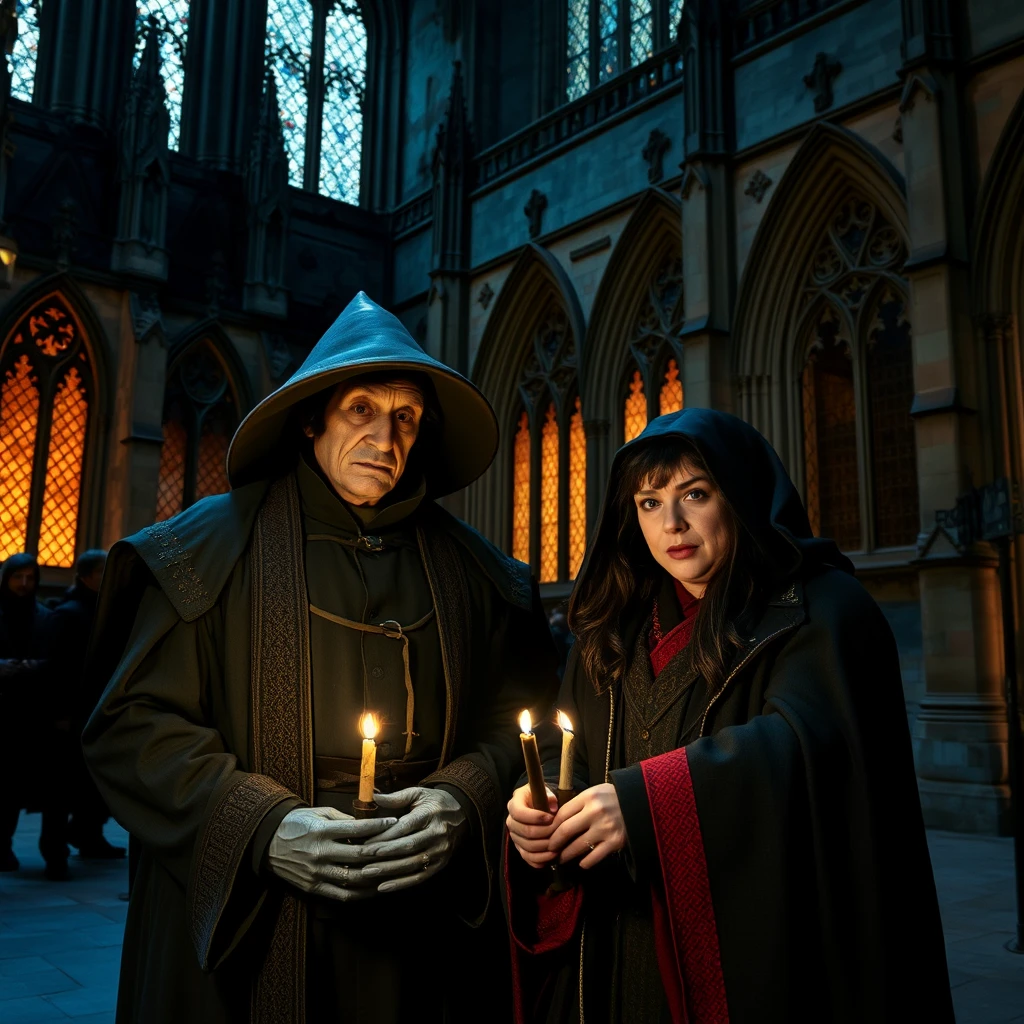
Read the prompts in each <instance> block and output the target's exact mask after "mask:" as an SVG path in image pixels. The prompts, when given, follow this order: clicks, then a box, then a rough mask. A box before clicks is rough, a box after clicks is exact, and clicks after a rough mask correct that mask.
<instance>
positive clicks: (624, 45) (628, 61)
mask: <svg viewBox="0 0 1024 1024" xmlns="http://www.w3.org/2000/svg"><path fill="white" fill-rule="evenodd" d="M618 3H619V7H618V10H619V23H618V25H617V26H616V36H617V37H618V40H619V67H618V70H617V72H616V74H618V75H621V74H622V72H623V71H625V70H626V69H627V68H630V67H632V66H633V59H632V58H633V55H632V53H631V52H630V44H629V37H630V24H629V13H630V10H629V8H630V3H629V0H618Z"/></svg>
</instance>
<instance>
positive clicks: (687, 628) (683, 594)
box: [647, 580, 700, 676]
mask: <svg viewBox="0 0 1024 1024" xmlns="http://www.w3.org/2000/svg"><path fill="white" fill-rule="evenodd" d="M672 583H673V584H674V587H675V592H676V598H677V600H678V601H679V608H680V610H681V611H682V613H683V619H682V621H681V622H680V623H679V624H678V625H677V626H675V627H674V628H673V629H670V630H669V631H668V633H665V634H662V631H661V619H660V616H659V614H658V603H657V601H655V603H654V622H653V623H652V625H651V633H650V636H648V638H647V647H648V650H650V652H651V668H652V669H653V670H654V674H655V675H656V676H657V675H660V674H661V671H662V669H663V668H664V667H665V666H666V665H667V664H668V663H669V662H670V661H671V660H672V659H673V658H674V657H675V656H676V655H677V654H678V653H679V652H680V651H681V650H683V649H684V648H685V647H686V645H687V644H688V643H689V642H690V637H692V636H693V626H694V623H695V622H696V621H697V610H698V609H699V608H700V598H697V597H694V596H693V595H692V594H691V593H690V592H689V591H688V590H687V589H686V588H685V587H684V586H683V585H682V584H681V583H680V582H679V581H678V580H673V581H672Z"/></svg>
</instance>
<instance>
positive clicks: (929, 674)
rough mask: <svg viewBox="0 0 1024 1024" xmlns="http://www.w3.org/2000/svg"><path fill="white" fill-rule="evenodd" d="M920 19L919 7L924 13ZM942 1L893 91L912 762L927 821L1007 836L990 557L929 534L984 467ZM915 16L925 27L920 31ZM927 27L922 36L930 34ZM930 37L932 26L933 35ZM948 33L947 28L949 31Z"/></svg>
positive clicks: (955, 97) (959, 120)
mask: <svg viewBox="0 0 1024 1024" xmlns="http://www.w3.org/2000/svg"><path fill="white" fill-rule="evenodd" d="M926 8H927V10H926ZM949 10H951V8H949V7H948V5H947V4H946V3H945V0H938V2H937V3H936V4H920V3H917V0H907V3H906V4H905V5H904V15H905V17H904V28H905V32H906V33H908V34H907V35H906V36H905V38H904V53H905V55H906V57H907V62H906V64H905V66H904V72H903V73H904V91H903V96H902V100H901V103H900V114H901V119H902V129H903V146H904V153H905V159H906V184H907V208H908V209H907V212H908V220H909V225H910V232H909V233H910V255H909V259H908V261H907V264H906V267H905V274H906V276H907V278H908V280H909V283H910V321H911V323H912V324H913V343H914V386H915V396H914V404H913V407H912V411H911V414H912V415H913V416H914V418H915V421H916V437H917V455H918V458H917V465H918V489H919V494H920V509H921V533H920V535H919V542H918V552H919V556H920V557H919V559H918V563H917V564H918V567H919V571H920V576H919V582H920V595H921V623H922V631H923V663H922V668H923V674H924V684H925V685H924V696H923V698H922V700H921V706H920V712H919V714H918V717H917V719H916V721H915V723H914V752H915V760H916V762H917V771H918V778H919V784H920V791H921V801H922V805H923V807H924V813H925V820H926V822H927V824H929V825H930V826H934V827H939V828H949V829H956V830H960V831H970V832H989V833H992V832H998V831H1002V830H1005V828H1006V825H1007V821H1006V812H1007V789H1006V786H1005V784H1004V782H1003V776H1004V765H1005V759H1006V715H1005V703H1004V700H1003V696H1002V651H1001V645H1000V633H999V630H1000V616H999V587H998V581H997V576H996V559H995V556H994V552H993V551H991V549H990V548H989V547H988V545H985V544H977V545H974V546H972V547H971V548H968V549H962V548H958V547H957V544H956V543H954V541H955V538H951V537H950V536H949V535H948V534H947V533H946V532H945V531H943V530H941V529H939V528H937V527H936V526H935V522H936V512H937V510H939V509H948V508H953V507H954V506H955V504H956V500H957V497H958V496H959V495H960V494H961V493H962V492H964V491H965V490H966V489H967V488H968V487H969V486H971V485H972V484H980V483H984V482H985V481H986V479H987V478H988V476H989V473H990V472H991V462H990V460H989V458H988V456H987V455H986V453H985V451H984V447H983V445H982V443H981V435H980V432H979V422H978V417H977V415H976V413H975V410H977V409H979V408H981V407H982V402H981V399H982V398H983V395H982V394H981V393H980V392H979V375H978V373H977V367H978V366H979V360H978V353H977V351H976V339H975V335H974V330H973V327H972V320H971V315H970V313H971V311H970V309H969V307H968V295H969V281H968V278H967V271H966V267H967V265H968V260H969V246H968V230H967V228H968V226H967V222H966V215H965V211H966V210H968V209H970V208H971V205H972V203H971V201H970V187H969V185H968V183H967V182H966V181H965V173H966V172H965V162H964V160H963V159H962V153H963V152H965V151H966V150H967V148H968V147H967V140H966V139H965V138H964V137H963V124H964V123H965V120H966V119H965V116H964V112H963V110H962V109H961V99H960V97H961V93H962V90H961V89H960V87H959V85H958V81H957V68H956V64H955V60H954V57H953V55H952V53H951V46H952V37H951V36H950V34H949V33H948V32H945V31H936V30H935V22H934V18H935V17H937V16H938V14H942V16H943V17H947V16H948V14H949ZM922 19H923V20H922ZM929 26H931V27H929ZM939 27H940V28H941V25H940V26H939ZM947 27H948V25H947Z"/></svg>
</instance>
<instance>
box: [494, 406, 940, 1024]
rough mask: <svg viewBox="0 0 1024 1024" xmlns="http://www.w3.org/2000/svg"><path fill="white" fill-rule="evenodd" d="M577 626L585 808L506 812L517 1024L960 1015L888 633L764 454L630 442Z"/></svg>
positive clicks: (697, 427)
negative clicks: (556, 871)
mask: <svg viewBox="0 0 1024 1024" xmlns="http://www.w3.org/2000/svg"><path fill="white" fill-rule="evenodd" d="M569 625H570V628H571V629H572V631H573V633H574V634H575V636H576V643H575V645H574V647H573V650H572V653H571V655H570V659H569V664H568V666H567V669H566V674H565V678H564V680H563V685H562V690H561V695H560V701H559V703H560V707H561V709H562V710H564V711H565V712H567V714H568V715H569V718H570V719H571V720H572V722H573V723H574V725H575V729H576V748H575V749H576V754H575V764H574V779H575V783H574V787H575V789H576V791H577V794H578V795H577V796H575V797H574V798H572V799H570V800H569V801H568V802H563V806H562V807H561V808H560V809H559V808H558V807H557V803H556V801H555V800H554V798H553V797H552V799H551V801H550V805H549V807H548V808H545V809H541V810H537V809H534V808H533V807H532V804H531V801H530V796H529V789H528V787H523V788H521V789H518V790H517V791H516V793H515V794H514V796H513V798H512V800H511V801H510V802H509V817H508V820H507V826H508V830H509V838H510V844H508V845H507V849H506V858H507V863H506V882H507V897H508V910H509V915H510V925H511V929H512V935H513V960H514V974H515V978H516V998H517V1012H518V1017H519V1019H520V1020H521V1021H532V1020H548V1021H577V1020H579V1021H583V1020H586V1021H587V1024H593V1022H596V1021H602V1022H604V1021H608V1022H618V1021H623V1022H625V1021H629V1022H637V1024H656V1022H661V1021H669V1020H671V1021H686V1022H689V1024H712V1022H714V1024H721V1022H726V1021H731V1022H733V1024H753V1022H758V1024H770V1022H780V1024H781V1022H790V1021H796V1020H812V1019H813V1020H821V1021H826V1020H827V1021H849V1022H851V1024H852V1022H863V1021H872V1022H881V1021H903V1020H908V1019H920V1020H927V1021H929V1022H945V1021H952V1020H953V1013H952V1006H951V1001H950V995H949V982H948V976H947V971H946V962H945V953H944V947H943V938H942V930H941V924H940V920H939V913H938V905H937V901H936V896H935V886H934V881H933V878H932V872H931V865H930V862H929V857H928V849H927V846H926V843H925V832H924V825H923V821H922V816H921V808H920V802H919V799H918V795H917V785H916V778H915V773H914V764H913V758H912V756H911V747H910V737H909V733H908V728H907V719H906V712H905V709H904V701H903V690H902V686H901V681H900V670H899V659H898V654H897V650H896V644H895V642H894V640H893V636H892V633H891V631H890V629H889V626H888V624H887V623H886V620H885V618H884V617H883V615H882V613H881V611H880V610H879V608H878V606H877V605H876V604H875V602H874V601H873V600H872V599H871V598H870V597H869V596H868V594H867V593H866V592H865V591H864V590H863V588H862V587H861V586H860V585H859V584H858V583H857V582H856V581H855V580H854V579H853V577H852V566H851V564H850V562H849V561H848V559H847V558H846V557H845V556H844V555H842V554H841V553H840V552H839V550H838V549H837V547H836V546H835V544H834V543H832V542H831V541H828V540H824V539H820V538H815V537H813V536H812V535H811V529H810V526H809V523H808V519H807V514H806V512H805V510H804V508H803V505H802V503H801V501H800V498H799V496H798V494H797V492H796V489H795V488H794V486H793V484H792V482H791V481H790V479H789V477H788V475H787V473H786V471H785V469H784V468H783V466H782V464H781V462H780V461H779V459H778V456H777V455H776V454H775V452H774V450H773V449H772V448H771V446H770V445H769V444H768V442H767V441H766V440H765V439H764V438H763V437H762V436H761V435H760V434H759V433H758V432H757V431H756V430H754V429H753V428H752V427H750V426H749V425H748V424H746V423H744V422H743V421H741V420H738V419H736V418H735V417H732V416H729V415H726V414H724V413H719V412H713V411H710V410H706V409H688V410H684V411H683V412H680V413H676V414H672V415H668V416H662V417H660V418H658V419H656V420H654V421H653V422H652V423H651V424H650V425H649V426H648V428H647V429H646V430H645V431H644V432H643V434H641V435H640V437H638V438H637V439H636V440H634V441H632V442H631V443H629V444H627V445H626V446H625V447H623V448H622V449H621V450H620V451H619V452H618V454H617V455H616V458H615V461H614V463H613V467H612V472H611V475H610V482H609V489H608V493H607V495H606V499H605V503H604V508H603V510H602V513H601V517H600V521H599V524H598V530H597V534H596V537H595V539H594V541H593V544H592V548H591V550H590V552H589V555H588V559H587V563H586V565H585V567H584V569H583V571H582V573H581V575H580V578H579V580H578V581H577V585H576V588H575V590H574V592H573V595H572V600H571V603H570V608H569ZM549 728H550V729H552V731H554V730H553V727H549ZM542 743H543V744H544V748H545V751H546V752H547V753H548V754H549V755H550V757H549V758H548V759H546V772H545V774H546V776H547V777H548V778H549V779H554V778H556V777H557V766H558V761H557V753H558V748H559V746H560V741H559V738H558V737H557V736H553V735H549V736H547V737H545V739H544V740H542ZM513 847H514V848H513ZM556 863H557V864H559V865H563V866H566V865H568V867H563V868H562V870H561V873H560V884H559V885H557V886H554V887H550V888H549V885H550V882H551V879H552V871H551V866H552V865H554V864H556Z"/></svg>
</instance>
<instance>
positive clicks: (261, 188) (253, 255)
mask: <svg viewBox="0 0 1024 1024" xmlns="http://www.w3.org/2000/svg"><path fill="white" fill-rule="evenodd" d="M245 199H246V206H247V209H248V221H249V239H248V246H247V250H246V265H245V289H244V291H243V294H242V304H243V307H244V308H245V309H246V310H248V311H249V312H250V313H264V314H268V315H270V316H280V317H284V316H287V314H288V293H287V291H286V290H285V285H284V274H285V258H284V257H285V241H286V239H287V233H288V157H287V156H286V154H285V149H284V136H283V134H282V131H281V115H280V113H279V111H278V106H277V86H276V84H275V82H274V74H273V72H272V71H269V70H268V72H267V77H266V84H265V85H264V90H263V102H262V104H261V106H260V118H259V122H258V123H257V125H256V132H255V134H254V136H253V141H252V148H251V150H250V152H249V160H248V163H247V165H246V168H245Z"/></svg>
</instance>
